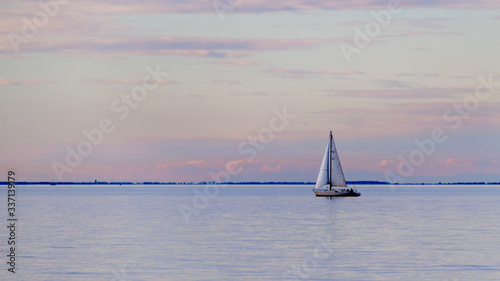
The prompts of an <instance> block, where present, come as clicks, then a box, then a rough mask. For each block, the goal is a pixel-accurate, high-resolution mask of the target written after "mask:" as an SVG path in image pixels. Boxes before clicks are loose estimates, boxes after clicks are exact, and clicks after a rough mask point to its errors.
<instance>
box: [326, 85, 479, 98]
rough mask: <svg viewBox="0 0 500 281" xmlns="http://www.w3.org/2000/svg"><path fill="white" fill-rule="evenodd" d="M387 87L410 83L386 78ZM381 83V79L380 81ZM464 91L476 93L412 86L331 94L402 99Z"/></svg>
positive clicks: (451, 95)
mask: <svg viewBox="0 0 500 281" xmlns="http://www.w3.org/2000/svg"><path fill="white" fill-rule="evenodd" d="M384 81H385V83H382V85H383V86H385V87H393V88H406V87H407V86H408V87H409V85H408V84H406V83H404V82H398V81H395V80H384ZM379 84H380V81H379ZM464 93H474V89H472V88H467V87H456V88H453V87H444V88H410V89H366V90H336V91H335V93H334V94H331V93H330V94H328V95H330V96H338V97H350V98H400V99H405V98H406V99H428V98H450V97H453V96H455V95H460V94H464Z"/></svg>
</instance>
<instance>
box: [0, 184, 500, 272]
mask: <svg viewBox="0 0 500 281" xmlns="http://www.w3.org/2000/svg"><path fill="white" fill-rule="evenodd" d="M311 188H312V186H308V185H288V186H287V185H253V186H252V185H228V186H217V187H216V186H209V187H207V186H195V185H181V186H168V185H163V186H161V185H160V186H158V185H122V186H118V185H116V186H107V185H87V186H60V185H56V186H18V187H17V194H16V197H17V202H16V203H17V206H16V208H17V209H16V212H17V218H18V219H19V220H18V222H17V224H16V226H17V227H16V273H15V274H12V273H10V272H8V271H7V269H8V265H7V263H6V262H7V257H6V255H7V254H8V253H9V252H8V245H7V237H8V235H9V234H8V232H7V231H8V230H7V229H6V227H5V225H7V222H6V218H7V214H6V209H7V203H6V201H7V200H5V199H6V194H7V188H6V187H4V188H2V189H3V191H2V193H4V194H3V195H0V198H4V199H2V200H1V202H4V203H0V204H3V205H4V206H0V207H1V210H2V211H1V212H0V214H1V215H2V217H3V218H4V219H3V221H4V222H3V225H4V226H3V227H2V230H0V234H1V237H2V238H1V240H2V241H0V252H1V255H2V258H0V260H1V261H2V262H1V264H2V265H1V266H0V269H1V271H0V280H30V281H31V280H50V281H53V280H119V281H125V280H127V281H131V280H441V281H445V280H449V281H459V280H500V186H484V185H483V186H480V185H470V186H467V185H463V186H456V185H453V186H392V187H391V186H376V185H375V186H357V189H358V191H361V193H362V195H361V197H358V198H334V199H331V200H330V199H328V198H316V197H315V196H314V194H313V193H312V190H311Z"/></svg>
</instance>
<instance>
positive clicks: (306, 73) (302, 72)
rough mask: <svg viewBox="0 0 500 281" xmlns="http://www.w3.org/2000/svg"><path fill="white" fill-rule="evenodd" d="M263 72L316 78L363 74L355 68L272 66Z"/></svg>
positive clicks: (291, 76) (282, 75) (287, 76)
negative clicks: (307, 68) (321, 68)
mask: <svg viewBox="0 0 500 281" xmlns="http://www.w3.org/2000/svg"><path fill="white" fill-rule="evenodd" d="M263 72H264V73H271V74H276V75H278V76H281V77H285V78H301V79H308V78H317V77H320V76H331V77H339V76H351V75H365V73H364V72H362V71H359V70H355V69H345V70H306V69H292V68H281V67H273V68H268V69H266V70H264V71H263Z"/></svg>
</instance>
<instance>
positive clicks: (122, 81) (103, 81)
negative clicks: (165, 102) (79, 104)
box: [82, 78, 172, 85]
mask: <svg viewBox="0 0 500 281" xmlns="http://www.w3.org/2000/svg"><path fill="white" fill-rule="evenodd" d="M82 82H83V83H86V84H105V85H115V84H122V85H141V84H143V83H144V81H143V80H142V79H136V78H129V79H113V78H108V79H83V80H82ZM156 84H160V85H166V84H172V82H171V81H169V80H167V79H162V80H161V81H156Z"/></svg>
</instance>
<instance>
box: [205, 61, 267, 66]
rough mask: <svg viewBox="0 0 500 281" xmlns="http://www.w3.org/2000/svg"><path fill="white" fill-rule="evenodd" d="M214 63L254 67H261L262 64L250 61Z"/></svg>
mask: <svg viewBox="0 0 500 281" xmlns="http://www.w3.org/2000/svg"><path fill="white" fill-rule="evenodd" d="M213 63H215V64H218V65H232V66H254V65H259V64H261V62H257V61H250V60H215V61H213Z"/></svg>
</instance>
